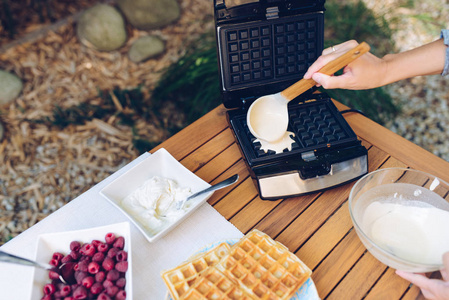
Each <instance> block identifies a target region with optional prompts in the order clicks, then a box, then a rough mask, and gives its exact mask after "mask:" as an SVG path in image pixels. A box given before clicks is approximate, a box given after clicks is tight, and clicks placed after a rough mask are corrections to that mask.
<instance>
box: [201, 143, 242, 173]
mask: <svg viewBox="0 0 449 300" xmlns="http://www.w3.org/2000/svg"><path fill="white" fill-rule="evenodd" d="M239 160H240V152H239V149H238V146H237V144H232V145H231V146H230V147H229V148H226V149H225V150H224V151H223V152H221V153H220V154H219V155H217V156H216V157H214V158H213V159H212V160H211V161H210V162H209V163H207V164H205V165H203V166H202V167H201V168H200V169H198V170H197V171H196V172H195V174H196V175H197V176H199V177H200V178H211V177H213V176H215V177H217V176H218V175H219V174H221V173H223V172H224V171H226V169H228V168H229V167H230V166H232V165H233V164H235V163H236V162H237V161H239ZM215 177H214V178H215Z"/></svg>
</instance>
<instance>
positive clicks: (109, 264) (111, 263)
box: [101, 257, 115, 271]
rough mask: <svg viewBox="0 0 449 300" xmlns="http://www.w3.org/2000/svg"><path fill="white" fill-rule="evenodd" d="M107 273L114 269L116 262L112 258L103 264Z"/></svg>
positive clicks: (106, 259)
mask: <svg viewBox="0 0 449 300" xmlns="http://www.w3.org/2000/svg"><path fill="white" fill-rule="evenodd" d="M101 265H102V266H103V268H104V269H105V270H106V271H110V270H112V269H114V265H115V262H114V260H113V259H112V258H110V257H106V258H105V259H104V260H103V263H102V264H101Z"/></svg>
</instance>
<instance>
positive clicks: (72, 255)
mask: <svg viewBox="0 0 449 300" xmlns="http://www.w3.org/2000/svg"><path fill="white" fill-rule="evenodd" d="M69 255H70V256H71V257H72V258H73V260H78V259H79V258H80V257H81V254H80V253H79V252H78V251H75V250H72V251H71V252H70V254H69Z"/></svg>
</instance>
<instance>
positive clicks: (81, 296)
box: [73, 285, 87, 299]
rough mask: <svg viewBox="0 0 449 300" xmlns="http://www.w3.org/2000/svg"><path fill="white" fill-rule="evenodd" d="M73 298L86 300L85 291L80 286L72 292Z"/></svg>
mask: <svg viewBox="0 0 449 300" xmlns="http://www.w3.org/2000/svg"><path fill="white" fill-rule="evenodd" d="M73 298H75V299H86V298H87V289H86V288H85V287H84V286H82V285H80V286H79V287H77V288H76V289H75V290H74V291H73Z"/></svg>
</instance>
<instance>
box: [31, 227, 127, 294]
mask: <svg viewBox="0 0 449 300" xmlns="http://www.w3.org/2000/svg"><path fill="white" fill-rule="evenodd" d="M110 232H112V233H114V234H115V235H116V236H122V237H124V238H125V247H124V249H123V250H125V251H127V252H128V271H126V275H125V278H126V286H125V291H126V298H127V299H132V298H133V294H132V250H131V232H130V225H129V223H128V222H122V223H116V224H111V225H106V226H101V227H94V228H88V229H82V230H74V231H65V232H57V233H48V234H41V235H40V236H39V238H38V242H37V247H36V256H35V260H36V261H38V262H44V263H48V262H49V261H50V259H51V257H52V255H53V253H54V252H60V253H62V254H64V255H66V254H68V253H70V242H72V241H79V242H80V243H82V244H84V243H90V242H92V241H93V240H100V241H104V240H105V236H106V234H107V233H110ZM47 283H50V279H48V271H47V270H43V269H40V268H35V269H34V276H33V284H32V288H31V297H30V299H31V300H39V299H41V298H42V296H43V287H44V285H45V284H47Z"/></svg>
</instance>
